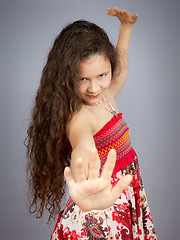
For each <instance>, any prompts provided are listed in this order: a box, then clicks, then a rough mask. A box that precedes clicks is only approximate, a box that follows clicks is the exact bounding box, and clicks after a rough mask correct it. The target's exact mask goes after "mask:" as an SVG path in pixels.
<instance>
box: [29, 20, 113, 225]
mask: <svg viewBox="0 0 180 240" xmlns="http://www.w3.org/2000/svg"><path fill="white" fill-rule="evenodd" d="M94 54H104V56H105V57H106V58H107V59H108V60H109V61H110V63H111V68H112V74H113V73H114V70H115V69H116V66H117V57H116V51H115V48H114V46H113V45H112V44H111V42H110V40H109V38H108V36H107V34H106V33H105V31H104V30H103V29H102V28H100V27H99V26H97V25H96V24H94V23H91V22H88V21H85V20H78V21H75V22H73V23H71V24H69V25H67V26H65V27H64V29H63V30H62V31H61V32H60V34H59V35H58V36H57V38H56V39H55V41H54V44H53V46H52V49H51V50H50V52H49V54H48V57H47V62H46V64H45V66H44V68H43V71H42V76H41V81H40V86H39V89H38V91H37V95H36V98H35V105H34V107H33V109H32V114H31V115H32V116H31V121H30V123H29V128H28V131H27V138H26V140H25V145H26V147H27V159H28V161H27V180H28V184H29V190H30V193H31V197H32V200H31V203H30V207H29V211H30V213H36V217H37V218H40V217H42V215H43V213H44V209H47V210H48V211H49V220H48V221H50V219H51V218H53V217H55V214H57V213H58V212H59V211H60V209H61V202H62V201H61V200H62V197H63V196H64V193H65V180H64V168H65V167H66V166H69V165H70V148H69V145H70V144H69V141H68V138H67V136H66V125H67V123H68V121H70V119H71V117H72V115H73V113H75V112H77V111H79V109H80V108H81V106H82V104H83V102H82V100H81V98H80V95H79V91H78V80H77V79H78V69H79V64H80V62H81V61H82V60H85V59H87V58H88V57H89V56H92V55H94Z"/></svg>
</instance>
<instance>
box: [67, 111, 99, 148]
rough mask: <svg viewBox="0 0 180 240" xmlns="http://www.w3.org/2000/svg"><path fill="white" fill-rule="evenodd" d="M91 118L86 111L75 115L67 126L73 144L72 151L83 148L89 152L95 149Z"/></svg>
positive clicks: (68, 135)
mask: <svg viewBox="0 0 180 240" xmlns="http://www.w3.org/2000/svg"><path fill="white" fill-rule="evenodd" d="M89 119H90V117H89V115H88V114H85V113H84V111H82V112H78V113H76V114H74V116H73V117H72V119H71V121H70V123H69V124H68V125H67V137H68V139H69V141H70V143H71V146H72V150H74V149H76V148H82V149H86V150H89V149H91V148H92V147H95V143H94V139H93V135H92V127H91V123H90V121H89Z"/></svg>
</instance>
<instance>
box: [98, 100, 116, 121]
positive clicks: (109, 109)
mask: <svg viewBox="0 0 180 240" xmlns="http://www.w3.org/2000/svg"><path fill="white" fill-rule="evenodd" d="M104 100H105V101H106V102H107V104H108V105H109V107H110V108H108V107H107V106H105V105H104V104H102V103H98V102H97V103H96V104H97V105H100V106H102V107H104V108H105V109H107V110H108V111H109V112H110V113H112V114H113V115H114V116H116V117H118V114H117V112H116V111H115V109H114V108H113V106H112V105H111V103H110V102H109V101H108V100H107V99H106V98H105V97H104Z"/></svg>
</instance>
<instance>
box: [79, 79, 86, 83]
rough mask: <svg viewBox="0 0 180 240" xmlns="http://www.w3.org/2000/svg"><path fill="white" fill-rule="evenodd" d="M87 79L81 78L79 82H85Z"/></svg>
mask: <svg viewBox="0 0 180 240" xmlns="http://www.w3.org/2000/svg"><path fill="white" fill-rule="evenodd" d="M86 80H87V79H86V78H81V79H80V80H79V81H80V82H85V81H86Z"/></svg>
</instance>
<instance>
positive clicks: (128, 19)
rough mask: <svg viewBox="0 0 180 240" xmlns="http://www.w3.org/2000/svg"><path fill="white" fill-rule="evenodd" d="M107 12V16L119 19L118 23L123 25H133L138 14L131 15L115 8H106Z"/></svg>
mask: <svg viewBox="0 0 180 240" xmlns="http://www.w3.org/2000/svg"><path fill="white" fill-rule="evenodd" d="M107 10H108V12H107V14H108V15H109V16H115V17H117V18H118V19H119V21H120V22H121V24H123V25H130V26H131V25H134V23H135V22H136V21H137V19H138V14H137V13H136V14H131V13H129V12H127V11H126V10H121V9H119V8H117V7H113V9H111V8H107Z"/></svg>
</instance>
